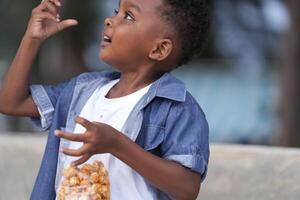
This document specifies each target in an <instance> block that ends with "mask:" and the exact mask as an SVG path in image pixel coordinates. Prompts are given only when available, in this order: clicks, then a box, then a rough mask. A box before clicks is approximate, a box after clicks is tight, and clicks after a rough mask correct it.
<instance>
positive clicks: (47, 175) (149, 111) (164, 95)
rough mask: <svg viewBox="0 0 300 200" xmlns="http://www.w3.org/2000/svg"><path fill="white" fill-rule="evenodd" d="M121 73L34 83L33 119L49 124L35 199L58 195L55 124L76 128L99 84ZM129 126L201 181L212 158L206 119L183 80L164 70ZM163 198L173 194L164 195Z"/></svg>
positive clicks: (138, 137)
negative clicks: (35, 115)
mask: <svg viewBox="0 0 300 200" xmlns="http://www.w3.org/2000/svg"><path fill="white" fill-rule="evenodd" d="M117 78H120V73H118V72H92V73H84V74H81V75H79V76H78V77H75V78H73V79H71V80H70V81H69V82H67V83H62V84H59V85H55V86H52V85H49V86H46V85H32V86H31V87H30V92H31V95H32V97H33V100H34V102H35V104H36V105H37V107H38V109H39V112H40V114H41V118H39V119H32V120H33V121H34V123H35V124H36V125H38V126H39V127H40V128H41V130H49V134H48V140H47V145H46V148H45V152H44V156H43V159H42V163H41V166H40V170H39V173H38V176H37V179H36V182H35V185H34V188H33V191H32V194H31V198H30V199H32V200H42V199H43V200H53V199H55V195H56V194H55V189H54V184H55V176H56V168H57V156H58V149H59V141H60V140H59V138H57V137H56V136H55V135H54V131H55V130H56V129H60V128H61V127H65V128H66V129H67V130H69V131H72V130H74V128H75V122H74V118H75V117H76V116H78V115H79V114H80V111H81V110H82V108H83V106H84V105H85V103H86V102H87V100H88V99H89V97H90V96H91V95H92V94H93V92H94V90H95V89H96V88H97V87H101V86H102V85H104V84H105V83H107V82H109V81H111V80H113V79H117ZM124 131H125V132H127V131H128V132H130V133H133V134H131V135H133V136H132V138H131V139H132V140H133V141H135V142H136V143H137V144H138V145H140V146H141V147H142V148H144V149H145V150H146V151H149V152H151V153H152V154H154V155H156V156H159V157H161V158H164V159H167V160H172V161H175V162H178V163H180V164H182V165H183V166H185V167H187V168H190V169H191V170H193V171H195V172H198V173H199V174H200V175H201V178H202V181H203V180H204V178H205V176H206V173H207V165H208V159H209V143H208V142H209V138H208V137H209V135H208V132H209V130H208V123H207V120H206V118H205V115H204V113H203V111H202V109H201V108H200V106H199V105H198V104H197V102H196V101H195V99H194V98H193V97H192V95H191V94H190V93H189V92H187V91H186V88H185V85H184V84H183V83H182V82H181V81H179V80H178V79H176V78H175V77H173V76H172V75H171V74H170V73H165V74H164V75H163V76H162V77H161V78H160V79H158V80H157V81H155V82H154V83H153V84H152V86H151V87H150V89H149V91H148V92H147V93H146V95H144V96H143V97H142V99H141V100H140V101H139V102H138V103H137V105H136V106H135V107H134V109H133V110H132V112H131V113H130V115H129V117H128V119H127V121H126V122H125V128H124ZM160 199H170V198H168V197H167V195H162V198H160Z"/></svg>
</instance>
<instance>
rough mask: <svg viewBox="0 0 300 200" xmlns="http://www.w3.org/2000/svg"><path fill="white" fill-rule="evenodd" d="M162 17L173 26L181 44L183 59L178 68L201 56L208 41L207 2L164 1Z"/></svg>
mask: <svg viewBox="0 0 300 200" xmlns="http://www.w3.org/2000/svg"><path fill="white" fill-rule="evenodd" d="M160 9H162V11H160V12H161V13H162V17H163V19H164V20H166V22H167V23H168V24H171V26H173V28H174V29H175V31H176V32H177V36H178V39H179V42H180V47H181V51H182V53H181V58H180V60H179V63H178V66H181V65H183V64H186V63H188V62H189V61H190V59H191V58H192V57H193V56H195V55H197V54H199V53H200V52H201V51H202V49H203V46H204V44H205V43H206V41H207V38H208V33H209V28H210V13H209V7H208V3H207V1H206V0H164V7H163V8H160Z"/></svg>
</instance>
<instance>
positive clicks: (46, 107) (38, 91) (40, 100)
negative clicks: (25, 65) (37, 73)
mask: <svg viewBox="0 0 300 200" xmlns="http://www.w3.org/2000/svg"><path fill="white" fill-rule="evenodd" d="M30 92H31V96H32V99H33V101H34V103H35V104H36V106H37V108H38V111H39V113H40V118H33V117H31V118H30V119H31V120H32V121H33V123H34V124H35V125H36V126H37V127H38V128H39V129H40V130H41V131H45V130H47V129H49V127H50V125H51V123H52V118H53V112H54V107H53V105H52V102H51V100H50V98H49V96H48V94H47V92H46V90H45V89H44V87H43V86H42V85H32V86H30Z"/></svg>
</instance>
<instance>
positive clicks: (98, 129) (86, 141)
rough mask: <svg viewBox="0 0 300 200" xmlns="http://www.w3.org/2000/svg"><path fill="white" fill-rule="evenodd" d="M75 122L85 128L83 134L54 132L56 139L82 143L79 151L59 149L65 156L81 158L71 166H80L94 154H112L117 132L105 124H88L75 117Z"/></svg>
mask: <svg viewBox="0 0 300 200" xmlns="http://www.w3.org/2000/svg"><path fill="white" fill-rule="evenodd" d="M75 122H76V123H78V124H80V125H82V126H83V127H84V128H86V131H85V132H84V133H83V134H73V133H68V132H65V131H60V130H56V131H55V135H56V136H57V137H60V138H64V139H67V140H71V141H76V142H82V143H83V145H82V146H81V147H80V148H79V149H68V148H62V149H60V151H61V152H63V153H64V154H66V155H69V156H76V157H79V156H81V158H80V159H79V160H76V161H74V162H73V163H72V165H75V166H76V165H80V164H82V163H84V162H86V161H87V160H88V159H89V158H90V157H91V156H92V155H94V154H100V153H112V151H113V149H114V148H115V147H116V144H117V141H118V140H117V135H118V133H119V131H118V130H116V129H114V128H113V127H111V126H109V125H107V124H103V123H99V122H90V121H88V120H87V119H84V118H82V117H76V119H75Z"/></svg>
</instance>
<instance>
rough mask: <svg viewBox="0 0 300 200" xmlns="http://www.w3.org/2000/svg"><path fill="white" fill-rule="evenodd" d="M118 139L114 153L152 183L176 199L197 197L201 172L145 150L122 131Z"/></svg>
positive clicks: (186, 199) (183, 199)
mask: <svg viewBox="0 0 300 200" xmlns="http://www.w3.org/2000/svg"><path fill="white" fill-rule="evenodd" d="M117 141H118V145H116V148H115V149H114V151H113V155H114V156H116V157H117V158H119V159H120V160H122V161H123V162H125V163H126V164H127V165H129V166H131V167H132V168H133V169H134V170H135V171H137V172H138V173H139V174H140V175H142V176H143V177H144V178H145V179H147V180H148V181H149V182H150V183H151V184H153V185H155V186H156V187H157V188H159V189H160V190H162V191H164V192H166V193H168V194H169V195H171V196H172V197H174V198H175V199H176V200H192V199H196V198H197V195H198V193H199V190H200V184H201V178H200V177H201V176H200V174H198V173H196V172H193V171H192V170H189V169H187V168H184V167H183V166H181V165H180V164H178V163H175V162H172V161H168V160H164V159H162V158H159V157H157V156H155V155H153V154H151V153H149V152H147V151H145V150H144V149H142V148H141V147H140V146H139V145H137V144H136V143H134V142H133V141H131V140H130V139H129V138H127V137H126V136H124V135H123V134H121V133H119V134H118V140H117Z"/></svg>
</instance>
